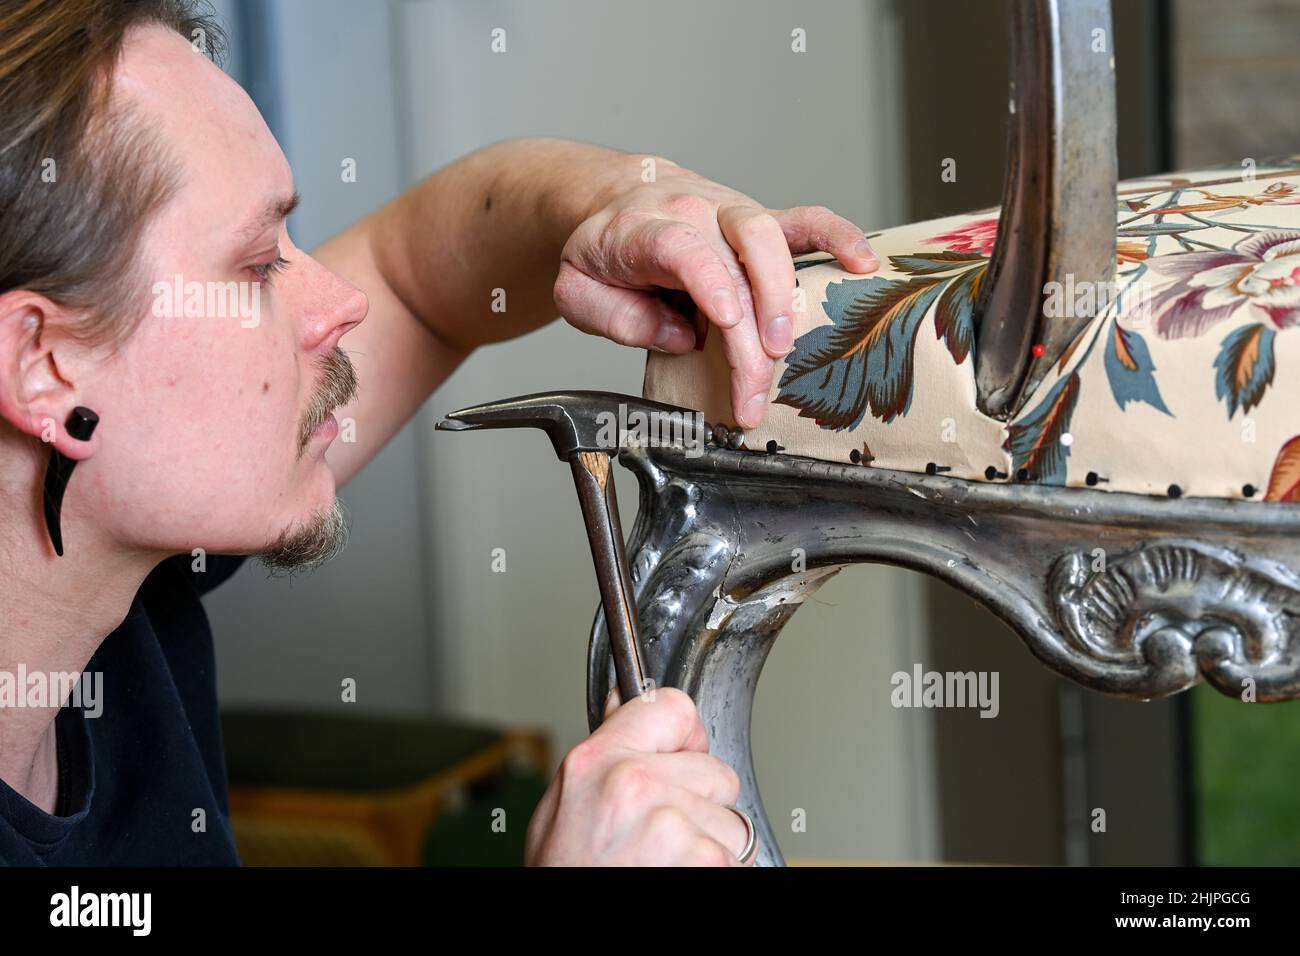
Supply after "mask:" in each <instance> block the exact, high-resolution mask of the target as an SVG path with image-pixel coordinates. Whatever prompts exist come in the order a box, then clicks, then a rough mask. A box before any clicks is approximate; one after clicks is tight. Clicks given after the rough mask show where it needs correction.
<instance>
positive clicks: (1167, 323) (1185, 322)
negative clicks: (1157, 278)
mask: <svg viewBox="0 0 1300 956" xmlns="http://www.w3.org/2000/svg"><path fill="white" fill-rule="evenodd" d="M1151 268H1152V269H1153V270H1154V271H1155V272H1157V273H1161V274H1164V275H1168V276H1172V277H1175V278H1176V279H1178V280H1180V281H1176V282H1175V283H1174V284H1173V285H1172V286H1170V287H1169V288H1168V289H1166V290H1164V291H1163V292H1162V293H1161V294H1160V295H1159V296H1158V297H1157V300H1156V302H1155V306H1156V315H1157V329H1158V331H1159V332H1160V334H1161V335H1163V336H1165V337H1168V338H1181V337H1182V336H1185V335H1199V334H1201V332H1203V331H1204V330H1205V329H1206V328H1207V327H1208V326H1209V325H1211V324H1212V323H1215V322H1218V321H1220V320H1222V319H1226V318H1227V317H1228V316H1230V315H1232V314H1233V313H1234V312H1236V311H1237V309H1239V308H1241V307H1242V306H1245V305H1248V304H1249V305H1253V306H1255V307H1256V308H1258V309H1260V310H1261V311H1262V312H1263V313H1264V314H1265V315H1266V316H1267V317H1268V319H1269V320H1270V323H1271V325H1272V326H1273V327H1274V328H1276V329H1285V328H1288V327H1290V326H1293V325H1296V324H1297V323H1298V322H1300V232H1292V231H1282V230H1273V231H1270V232H1260V233H1256V234H1254V235H1251V236H1247V237H1246V238H1245V239H1242V240H1241V241H1240V242H1238V243H1237V244H1236V245H1235V246H1233V247H1232V249H1231V250H1229V251H1225V252H1217V251H1212V252H1188V253H1181V254H1174V255H1169V256H1161V257H1159V258H1156V259H1153V260H1152V261H1151Z"/></svg>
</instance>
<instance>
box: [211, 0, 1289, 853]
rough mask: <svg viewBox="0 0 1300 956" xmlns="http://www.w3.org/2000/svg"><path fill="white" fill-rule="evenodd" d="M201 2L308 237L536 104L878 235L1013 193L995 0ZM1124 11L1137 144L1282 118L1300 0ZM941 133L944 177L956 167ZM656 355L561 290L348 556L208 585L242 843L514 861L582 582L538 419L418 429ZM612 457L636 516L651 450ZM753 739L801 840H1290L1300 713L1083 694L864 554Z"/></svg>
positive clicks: (781, 821)
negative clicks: (949, 687)
mask: <svg viewBox="0 0 1300 956" xmlns="http://www.w3.org/2000/svg"><path fill="white" fill-rule="evenodd" d="M214 6H215V7H216V8H217V11H218V13H219V14H220V16H221V18H222V19H223V21H224V23H225V24H226V27H227V29H228V31H229V33H230V37H231V41H232V42H231V48H230V53H229V58H228V62H227V64H226V66H227V70H228V71H229V72H230V73H231V75H232V76H233V77H235V79H237V80H238V81H239V82H240V83H241V84H243V86H244V87H245V88H246V89H247V90H248V91H249V93H250V94H251V95H252V97H253V99H254V100H255V101H256V102H257V104H258V106H259V107H260V108H261V110H262V112H263V114H264V115H265V117H266V119H267V122H268V124H269V125H270V127H271V129H272V131H273V132H274V133H275V135H276V136H277V138H278V139H279V141H280V143H281V145H282V146H283V148H284V151H285V153H286V155H287V156H288V158H289V161H290V163H291V164H292V166H293V169H294V173H295V175H296V178H297V184H298V188H299V190H300V192H301V193H302V196H303V203H302V206H301V209H300V211H298V212H297V213H295V214H294V216H293V218H292V219H291V220H290V229H291V231H292V233H293V236H294V239H295V242H296V243H297V244H298V245H300V246H303V247H304V248H312V247H314V246H316V245H317V244H319V243H320V242H322V241H323V240H325V239H326V238H328V237H329V236H331V235H332V234H334V233H335V232H337V231H339V230H341V229H342V228H344V227H346V226H347V225H349V224H350V223H352V222H353V221H355V220H356V219H358V218H360V217H362V216H364V215H366V214H367V213H368V212H370V211H372V210H373V209H375V208H376V207H377V206H379V205H380V204H382V203H383V202H385V201H387V200H388V199H390V198H392V197H393V196H395V195H397V194H398V193H399V192H401V191H402V190H404V189H406V188H407V187H409V186H411V185H413V184H414V183H416V182H417V181H419V180H420V179H422V178H423V177H424V176H426V175H428V174H429V173H432V172H433V171H435V170H437V169H438V168H440V167H442V166H444V165H445V164H447V163H449V162H450V161H452V160H454V159H456V158H457V157H460V156H462V155H464V154H466V153H469V152H471V151H473V150H475V149H478V148H480V147H482V146H486V145H488V144H490V143H493V142H496V141H498V140H501V139H508V138H515V137H521V136H531V135H545V136H560V137H566V138H571V139H577V140H583V141H587V142H594V143H600V144H603V145H608V146H613V147H617V148H621V149H626V150H634V151H647V152H654V153H658V154H661V155H664V156H668V157H671V158H672V159H674V160H675V161H677V162H678V163H680V164H682V165H684V166H687V167H689V168H691V169H694V170H696V171H697V172H699V173H701V174H703V175H705V176H708V177H710V178H713V179H716V180H719V181H721V182H724V183H726V184H728V185H730V186H733V187H735V188H737V189H740V190H742V191H744V192H746V193H748V194H749V195H751V196H753V197H755V198H756V199H758V200H759V201H761V202H763V203H764V204H766V205H768V206H770V207H787V206H794V205H800V204H821V205H826V206H829V207H831V208H832V209H834V210H835V211H837V212H839V213H841V214H842V215H845V216H847V217H848V218H850V219H852V220H853V221H855V222H856V223H857V224H858V225H860V226H862V227H863V228H864V229H866V230H867V231H869V232H870V231H872V230H875V229H879V228H883V227H888V226H891V225H896V224H899V223H903V222H907V221H912V220H918V219H924V218H930V217H935V216H940V215H948V214H952V213H957V212H962V211H966V210H971V209H977V208H982V207H987V206H992V205H995V204H997V203H998V202H999V198H1000V193H1001V180H1002V171H1003V151H1004V146H1005V132H1006V129H1005V127H1006V102H1007V75H1008V64H1007V36H1006V34H1007V15H1006V9H1005V5H1004V3H1003V0H820V2H818V3H815V4H809V3H798V2H792V0H707V2H704V0H656V2H654V3H651V4H647V3H642V2H636V0H372V2H367V3H358V2H355V0H219V2H215V3H214ZM1114 6H1115V8H1116V9H1115V11H1114V17H1115V37H1114V48H1115V51H1116V59H1117V76H1118V101H1119V116H1120V131H1119V132H1120V135H1119V142H1120V173H1121V176H1123V177H1133V176H1139V175H1144V174H1147V173H1152V172H1158V171H1162V170H1169V169H1174V168H1186V167H1192V166H1197V165H1213V164H1219V163H1231V164H1234V165H1237V164H1240V162H1241V160H1242V158H1244V157H1253V158H1256V159H1257V160H1259V159H1262V158H1263V157H1267V156H1270V155H1283V154H1289V153H1294V152H1296V151H1298V150H1300V142H1298V140H1300V132H1298V131H1297V124H1296V120H1295V117H1296V116H1297V115H1300V57H1298V56H1297V55H1296V52H1295V48H1294V38H1295V37H1296V36H1300V0H1239V2H1236V3H1233V4H1231V5H1228V4H1222V3H1219V2H1215V0H1125V2H1122V3H1116V4H1115V5H1114ZM498 28H499V29H500V30H503V31H504V39H505V43H506V50H505V52H500V53H494V52H492V49H491V41H492V36H493V31H494V30H496V29H498ZM796 29H802V30H804V31H805V35H806V38H807V52H805V53H794V52H792V50H791V33H792V31H793V30H796ZM949 158H951V159H955V160H956V163H957V178H956V181H955V182H945V181H943V180H942V179H941V177H940V173H941V164H942V163H943V161H944V160H945V159H949ZM349 159H351V160H354V161H355V168H356V179H355V182H349V181H344V177H342V176H341V174H340V171H341V168H342V166H343V164H344V163H345V161H346V160H349ZM506 284H508V275H507V276H503V281H502V285H506ZM643 365H644V356H643V354H641V353H638V352H636V351H634V350H630V349H620V348H618V347H616V346H614V345H612V344H610V343H607V342H603V341H599V340H596V339H594V338H591V337H587V336H583V335H581V334H579V333H577V332H575V331H573V330H572V329H570V328H569V327H567V326H566V325H564V324H563V323H562V322H560V323H556V324H554V325H552V326H551V327H548V328H546V329H544V330H542V331H540V332H537V333H535V334H533V335H530V336H528V337H526V338H525V339H522V340H518V341H515V342H512V343H507V344H505V345H500V346H495V347H492V348H490V349H486V350H483V351H481V352H480V353H479V354H477V355H475V356H473V357H472V358H471V359H470V360H469V362H468V363H466V365H465V366H464V367H462V368H461V369H460V370H459V371H458V372H457V373H456V374H455V376H454V377H453V378H452V379H451V381H450V382H449V383H447V384H446V385H445V386H444V387H443V388H442V389H441V390H440V391H439V392H438V393H437V394H436V395H435V396H434V397H433V398H432V399H431V400H430V401H429V403H428V404H427V406H426V407H425V408H424V409H423V410H422V412H421V413H420V414H419V416H418V417H417V418H416V419H415V421H414V422H413V423H412V424H411V425H410V426H409V427H408V428H406V429H405V431H403V432H402V434H401V435H400V436H399V437H398V438H397V439H396V440H395V441H394V442H393V443H392V445H391V446H390V447H389V448H388V449H386V450H385V452H384V453H383V454H382V455H381V456H380V457H379V458H378V459H377V460H376V461H375V462H374V463H373V464H371V466H370V467H369V468H368V469H367V470H366V471H365V472H364V473H363V474H362V475H361V476H360V477H359V478H357V479H356V480H355V481H354V482H353V483H352V484H351V485H350V486H349V487H348V488H346V489H345V490H344V491H343V493H342V498H343V500H344V502H345V504H346V506H347V507H348V509H349V512H350V515H351V525H352V538H351V543H350V545H349V547H348V549H347V551H346V552H345V553H344V554H343V555H342V557H340V558H338V559H337V560H335V561H334V562H332V563H331V564H330V565H328V566H327V567H325V568H323V569H321V570H320V571H318V572H316V573H315V574H314V575H312V576H310V577H301V578H297V579H291V580H283V579H269V578H267V576H266V574H265V572H264V571H262V570H261V569H260V568H259V567H257V566H253V565H251V563H250V564H249V565H248V566H246V567H245V568H244V569H242V570H241V571H240V572H239V573H238V574H237V575H236V576H235V577H234V578H233V579H232V580H231V581H230V582H228V583H227V584H226V585H224V586H223V587H222V588H220V589H219V590H218V591H216V592H215V593H214V594H213V595H212V596H211V597H209V598H208V599H207V601H208V607H209V611H210V614H211V617H212V621H213V628H214V632H215V634H216V638H217V653H218V662H219V670H220V673H219V680H220V689H221V695H222V700H223V707H224V714H225V724H226V742H227V751H228V757H229V764H230V775H231V793H232V809H233V813H234V818H235V823H236V830H237V835H238V837H239V840H240V845H241V851H242V852H243V854H244V857H245V860H246V862H249V863H289V862H295V863H298V862H306V863H311V862H315V863H342V862H359V863H378V862H403V863H430V864H437V863H461V864H498V863H506V864H509V863H518V862H519V861H520V859H521V855H520V854H521V851H520V847H521V846H522V840H523V835H524V830H525V828H526V825H527V820H528V816H529V814H530V813H531V809H532V806H533V804H534V803H535V801H536V799H537V797H538V796H539V795H540V793H541V790H542V788H543V787H544V786H545V783H546V781H547V779H548V778H549V776H550V774H551V773H552V772H553V770H554V767H555V765H556V763H557V762H558V760H559V759H560V758H561V757H562V756H563V754H564V753H565V752H566V751H567V750H568V749H569V748H571V747H572V746H573V745H574V744H576V743H577V742H578V741H580V740H581V739H582V738H583V737H584V736H585V735H586V733H587V728H586V720H585V716H584V706H585V703H584V701H585V677H584V674H585V659H586V649H587V648H586V645H587V636H588V632H589V629H590V626H591V621H592V616H593V614H594V611H595V608H596V604H597V600H598V597H597V592H596V587H595V578H594V576H593V572H592V568H591V563H590V556H589V553H588V550H587V543H586V538H585V533H584V531H583V527H582V523H581V519H580V516H579V512H578V508H577V503H576V501H575V500H574V496H573V489H572V484H571V479H570V476H569V472H568V469H567V468H564V467H561V466H559V465H558V464H557V463H556V462H555V460H554V456H553V454H552V452H551V451H550V448H549V445H548V444H547V442H546V441H545V439H544V437H543V436H541V435H540V434H532V433H527V432H522V431H519V432H515V431H510V432H498V433H494V432H488V433H485V434H482V435H477V436H475V437H473V438H464V437H459V436H455V435H448V434H436V433H435V432H434V429H433V426H434V423H435V422H436V421H437V420H438V419H439V418H440V417H442V416H443V415H444V414H445V413H447V412H448V411H451V410H453V409H456V408H458V407H461V406H464V405H468V404H473V403H477V402H481V401H487V400H491V399H495V398H501V397H505V396H508V395H514V394H522V393H526V392H532V391H542V390H549V389H553V388H560V387H563V388H593V389H608V390H611V391H619V392H629V393H639V392H640V388H641V378H642V372H643ZM616 471H618V472H621V475H620V478H619V483H620V485H621V489H620V500H621V503H622V507H623V520H624V526H625V527H627V528H630V527H631V521H632V518H633V516H634V514H635V508H636V493H635V482H634V481H632V480H631V476H630V475H629V474H627V473H626V472H625V471H623V470H622V469H616ZM496 549H501V551H500V552H497V550H496ZM494 555H497V556H498V557H499V556H500V555H504V560H505V568H504V571H502V570H500V564H499V562H498V563H497V564H496V567H497V570H494ZM917 663H919V664H921V665H922V666H923V668H924V669H925V670H940V671H966V670H977V671H979V670H982V671H998V672H999V674H1000V691H1001V710H1000V713H999V716H998V718H997V719H994V720H986V719H980V718H979V715H978V712H977V711H976V710H958V709H949V710H920V709H895V708H894V707H892V706H891V705H890V702H889V691H890V689H891V687H890V682H889V678H890V675H891V674H893V673H894V672H895V671H899V670H905V671H909V672H910V671H911V668H912V666H913V665H914V664H917ZM861 675H867V677H866V680H865V682H864V681H863V680H862V678H861ZM348 681H350V682H352V683H351V685H350V686H352V687H354V689H355V699H354V700H345V699H344V698H345V696H346V695H345V693H344V691H343V690H342V688H343V687H344V684H345V682H348ZM753 746H754V752H755V760H756V764H757V769H758V775H759V781H760V784H761V787H762V792H763V796H764V798H765V803H766V806H767V810H768V814H769V817H770V818H771V820H772V822H773V826H774V828H775V829H776V831H777V833H778V834H780V835H781V843H782V847H783V849H784V852H785V854H786V856H787V857H788V858H789V859H790V860H791V861H792V862H801V861H802V862H822V861H830V862H855V863H856V862H869V863H870V862H874V863H885V862H918V863H935V862H997V863H1056V864H1072V865H1106V864H1110V865H1114V864H1121V865H1122V864H1138V863H1141V864H1173V863H1209V864H1226V863H1241V864H1264V863H1272V864H1280V863H1291V864H1294V863H1297V862H1300V814H1298V813H1297V812H1296V811H1297V807H1298V805H1300V801H1298V798H1297V797H1296V796H1295V795H1296V794H1297V793H1298V792H1300V709H1298V708H1297V707H1295V706H1292V707H1288V706H1285V705H1278V706H1244V705H1241V704H1237V703H1234V702H1233V701H1229V700H1225V699H1221V698H1219V697H1218V695H1217V694H1215V693H1214V692H1212V691H1210V690H1207V689H1204V688H1198V689H1197V690H1196V691H1194V692H1192V693H1189V694H1185V695H1181V696H1180V697H1179V698H1177V699H1174V700H1165V701H1154V702H1148V703H1139V702H1131V701H1123V700H1116V699H1110V698H1103V697H1101V696H1099V695H1096V694H1091V693H1087V692H1084V691H1082V690H1080V689H1078V688H1076V687H1074V686H1073V685H1070V684H1068V683H1066V682H1064V681H1062V680H1061V679H1059V678H1056V677H1054V676H1053V675H1051V674H1049V673H1048V672H1047V671H1046V670H1045V669H1043V668H1042V667H1041V666H1040V665H1039V664H1038V663H1037V662H1036V660H1035V659H1034V658H1033V657H1032V656H1031V655H1030V653H1029V652H1028V651H1027V650H1026V649H1025V648H1024V646H1023V645H1022V644H1021V642H1020V641H1019V640H1018V639H1017V638H1016V637H1015V636H1014V635H1013V634H1012V633H1011V632H1010V631H1009V630H1008V629H1007V628H1006V627H1005V626H1003V625H1002V624H1001V623H1000V622H998V621H996V620H995V619H994V618H993V617H992V616H991V615H989V614H988V613H987V612H985V611H983V610H982V609H981V608H979V607H977V606H976V605H975V604H973V603H972V602H971V601H969V600H968V599H966V598H964V597H962V596H961V595H959V594H957V593H956V592H955V591H953V590H951V589H950V588H948V587H947V586H946V585H943V584H941V583H938V582H935V581H932V580H928V579H926V578H924V577H922V576H920V575H917V574H914V573H912V572H907V571H902V570H899V569H894V568H886V567H874V566H871V567H865V566H859V567H853V568H848V569H846V570H844V571H843V572H841V573H840V575H839V576H838V577H837V578H835V579H833V580H832V581H831V582H830V583H829V584H827V585H826V586H824V587H823V588H822V589H821V590H820V592H818V594H817V596H816V597H815V598H814V599H812V600H810V601H809V602H807V603H806V604H805V605H804V606H803V609H802V610H801V612H800V613H799V614H797V615H796V616H795V617H794V618H793V620H792V621H791V623H790V624H789V625H788V626H787V627H786V628H785V630H784V632H783V635H782V637H781V639H780V640H779V641H778V642H777V643H776V646H775V649H774V650H773V652H772V654H771V656H770V657H769V659H768V663H767V666H766V669H765V671H764V675H763V681H762V685H761V688H760V691H759V693H758V695H757V700H756V704H755V714H754V726H753ZM1095 808H1103V809H1104V810H1105V811H1106V821H1107V828H1106V832H1105V833H1093V832H1092V831H1091V829H1090V827H1089V822H1090V820H1091V816H1092V811H1093V809H1095ZM799 811H802V814H800V813H799ZM798 818H802V819H803V820H805V821H806V825H805V826H804V827H803V829H799V828H797V827H792V826H791V825H790V821H791V820H794V819H798Z"/></svg>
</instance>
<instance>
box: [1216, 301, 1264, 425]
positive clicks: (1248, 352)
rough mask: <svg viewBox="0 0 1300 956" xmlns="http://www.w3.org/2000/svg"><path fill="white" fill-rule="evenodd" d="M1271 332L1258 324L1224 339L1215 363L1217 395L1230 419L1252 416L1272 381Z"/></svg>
mask: <svg viewBox="0 0 1300 956" xmlns="http://www.w3.org/2000/svg"><path fill="white" fill-rule="evenodd" d="M1276 335H1277V333H1276V332H1274V331H1273V330H1272V329H1268V328H1265V327H1264V326H1262V325H1260V324H1259V323H1253V324H1251V325H1243V326H1242V327H1241V328H1239V329H1236V330H1235V331H1232V332H1229V333H1228V334H1227V335H1226V336H1224V339H1223V344H1222V345H1221V346H1220V347H1219V356H1218V358H1216V359H1215V360H1214V369H1215V372H1216V373H1217V374H1216V375H1215V377H1214V394H1215V396H1216V397H1217V398H1220V399H1223V400H1224V401H1226V402H1227V403H1228V418H1229V419H1231V418H1232V416H1233V415H1235V414H1237V409H1238V408H1240V409H1241V411H1242V414H1245V413H1246V412H1249V411H1250V410H1251V408H1253V407H1254V406H1256V405H1258V404H1259V402H1260V399H1262V398H1263V397H1264V390H1265V389H1267V388H1268V386H1269V385H1270V384H1271V383H1272V381H1273V371H1274V366H1273V338H1274V337H1275V336H1276Z"/></svg>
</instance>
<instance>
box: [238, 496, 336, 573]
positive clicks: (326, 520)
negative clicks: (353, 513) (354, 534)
mask: <svg viewBox="0 0 1300 956" xmlns="http://www.w3.org/2000/svg"><path fill="white" fill-rule="evenodd" d="M347 539H348V524H347V517H346V514H345V512H344V510H343V504H342V502H340V501H339V500H338V499H337V498H335V499H334V502H333V504H331V505H330V506H328V507H325V508H321V509H320V510H318V511H316V512H314V513H313V514H312V516H311V517H310V518H308V519H306V520H305V521H302V522H299V523H298V524H295V525H293V526H292V527H290V528H287V529H285V530H284V531H283V532H282V533H281V534H280V536H279V537H278V538H276V539H275V541H273V542H271V543H270V544H269V545H267V546H266V548H264V549H263V550H262V552H261V553H260V554H258V555H257V559H258V560H259V561H260V562H261V563H262V564H263V565H264V566H265V567H266V568H267V569H268V570H269V571H270V572H271V573H272V574H273V575H278V574H292V573H293V572H295V571H311V570H314V569H316V568H318V567H320V566H321V565H322V564H324V563H325V562H326V561H328V560H330V559H331V558H333V557H334V556H335V555H337V554H338V553H339V552H340V551H342V550H343V546H344V545H345V544H347Z"/></svg>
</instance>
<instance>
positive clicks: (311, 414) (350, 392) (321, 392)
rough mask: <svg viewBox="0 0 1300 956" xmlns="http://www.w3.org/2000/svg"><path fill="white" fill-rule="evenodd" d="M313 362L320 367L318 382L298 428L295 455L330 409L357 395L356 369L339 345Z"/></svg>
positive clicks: (309, 439)
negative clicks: (319, 380)
mask: <svg viewBox="0 0 1300 956" xmlns="http://www.w3.org/2000/svg"><path fill="white" fill-rule="evenodd" d="M316 364H317V366H318V367H319V368H320V370H321V382H320V385H319V387H318V388H317V389H316V392H315V394H313V395H312V398H311V402H310V403H309V404H308V405H307V411H306V413H305V414H304V415H303V418H302V424H301V425H300V426H299V429H298V452H299V454H301V453H302V452H304V451H306V450H307V446H308V445H309V444H310V443H311V434H312V432H314V431H315V430H316V428H317V426H318V425H320V423H321V422H323V421H325V419H326V418H328V417H329V414H330V412H332V411H334V409H336V408H338V407H339V406H341V405H346V404H347V403H348V402H350V401H352V399H354V398H356V396H357V370H356V369H355V368H354V367H353V365H352V360H351V359H349V358H348V356H347V353H345V352H344V351H343V350H342V349H341V348H339V347H338V346H337V345H336V346H335V347H334V351H332V352H330V353H329V354H328V355H325V356H322V357H321V358H320V359H319V360H318V361H317V363H316Z"/></svg>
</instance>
